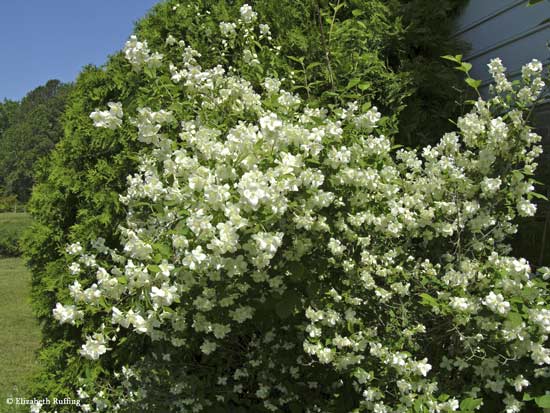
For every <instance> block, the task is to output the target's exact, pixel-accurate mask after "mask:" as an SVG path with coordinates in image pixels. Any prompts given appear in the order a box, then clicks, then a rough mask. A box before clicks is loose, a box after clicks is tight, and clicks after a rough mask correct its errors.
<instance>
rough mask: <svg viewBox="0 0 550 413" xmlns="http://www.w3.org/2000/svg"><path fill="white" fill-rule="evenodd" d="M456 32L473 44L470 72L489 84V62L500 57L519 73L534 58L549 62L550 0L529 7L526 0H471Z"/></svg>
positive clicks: (512, 74)
mask: <svg viewBox="0 0 550 413" xmlns="http://www.w3.org/2000/svg"><path fill="white" fill-rule="evenodd" d="M455 36H458V37H460V38H461V39H462V40H465V41H466V42H468V43H469V44H470V45H471V47H472V48H471V50H470V52H469V53H468V54H467V55H466V56H465V57H464V60H466V61H468V62H470V63H472V65H473V67H472V71H471V76H472V77H473V78H474V79H481V80H482V81H483V84H482V86H483V87H484V89H486V87H487V85H488V84H489V74H488V72H487V63H489V61H490V60H491V59H492V58H494V57H500V58H501V59H502V62H503V63H504V65H505V66H506V67H507V68H508V73H509V74H510V75H511V76H513V77H517V76H518V75H519V74H520V71H521V66H522V65H523V64H525V63H527V62H529V61H530V60H531V59H534V58H536V59H538V60H540V61H541V62H542V63H543V64H544V65H548V64H550V51H549V49H548V47H547V43H548V42H549V41H550V1H548V0H545V1H543V2H541V3H538V4H537V5H535V6H531V7H527V0H470V2H469V3H468V5H467V6H466V7H465V9H464V10H463V12H462V14H461V16H460V17H459V18H458V21H457V29H456V33H455Z"/></svg>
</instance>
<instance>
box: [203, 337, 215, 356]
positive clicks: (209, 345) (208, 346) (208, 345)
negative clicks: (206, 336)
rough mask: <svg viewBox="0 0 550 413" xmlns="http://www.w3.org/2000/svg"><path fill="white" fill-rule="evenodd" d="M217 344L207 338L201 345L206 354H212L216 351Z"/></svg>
mask: <svg viewBox="0 0 550 413" xmlns="http://www.w3.org/2000/svg"><path fill="white" fill-rule="evenodd" d="M217 347H218V346H217V344H216V343H214V342H212V341H208V340H205V341H204V343H202V345H201V351H202V352H203V353H204V354H210V353H212V352H214V351H215V350H216V348H217Z"/></svg>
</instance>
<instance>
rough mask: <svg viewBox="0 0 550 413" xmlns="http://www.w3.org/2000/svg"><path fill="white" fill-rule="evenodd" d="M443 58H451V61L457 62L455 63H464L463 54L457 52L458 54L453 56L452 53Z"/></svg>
mask: <svg viewBox="0 0 550 413" xmlns="http://www.w3.org/2000/svg"><path fill="white" fill-rule="evenodd" d="M441 58H442V59H445V60H450V61H451V62H455V63H462V55H461V54H457V55H456V56H452V55H449V54H448V55H445V56H441Z"/></svg>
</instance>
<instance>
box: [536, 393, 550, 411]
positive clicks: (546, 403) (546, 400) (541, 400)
mask: <svg viewBox="0 0 550 413" xmlns="http://www.w3.org/2000/svg"><path fill="white" fill-rule="evenodd" d="M535 403H536V404H537V406H539V407H542V408H543V409H550V394H546V395H544V396H540V397H535Z"/></svg>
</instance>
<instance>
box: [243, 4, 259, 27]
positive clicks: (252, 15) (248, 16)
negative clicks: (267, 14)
mask: <svg viewBox="0 0 550 413" xmlns="http://www.w3.org/2000/svg"><path fill="white" fill-rule="evenodd" d="M240 12H241V19H243V21H244V22H245V23H252V22H253V21H254V20H256V17H257V14H256V12H255V11H254V10H252V7H250V6H249V5H248V4H243V5H242V6H241V8H240Z"/></svg>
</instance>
